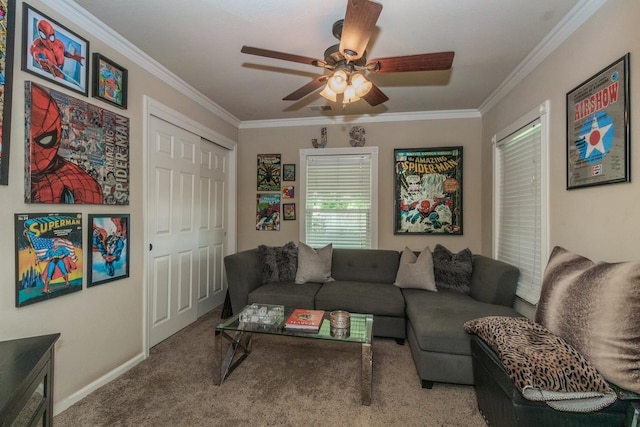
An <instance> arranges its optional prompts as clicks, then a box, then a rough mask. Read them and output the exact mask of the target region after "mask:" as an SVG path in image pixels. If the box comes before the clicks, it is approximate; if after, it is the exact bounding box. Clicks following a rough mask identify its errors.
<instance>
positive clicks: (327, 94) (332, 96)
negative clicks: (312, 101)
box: [320, 85, 338, 102]
mask: <svg viewBox="0 0 640 427" xmlns="http://www.w3.org/2000/svg"><path fill="white" fill-rule="evenodd" d="M320 96H322V97H323V98H326V99H328V100H329V101H331V102H337V101H338V95H337V94H336V93H335V92H334V91H332V90H331V88H330V87H329V85H327V86H325V87H324V89H322V92H320Z"/></svg>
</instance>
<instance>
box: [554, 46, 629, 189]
mask: <svg viewBox="0 0 640 427" xmlns="http://www.w3.org/2000/svg"><path fill="white" fill-rule="evenodd" d="M629 104H630V99H629V53H627V54H626V55H624V56H623V57H622V58H620V59H618V60H616V61H615V62H613V63H612V64H610V65H608V66H607V67H605V68H603V69H602V70H600V71H599V72H597V73H596V74H594V75H593V76H591V77H590V78H589V79H587V80H586V81H584V82H583V83H581V84H580V85H578V86H577V87H575V88H574V89H572V90H571V91H569V92H568V93H567V104H566V108H567V111H566V114H567V190H572V189H575V188H581V187H591V186H594V185H603V184H613V183H619V182H630V181H631V161H630V158H629V146H630V135H631V133H630V114H629Z"/></svg>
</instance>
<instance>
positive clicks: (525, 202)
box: [494, 117, 547, 304]
mask: <svg viewBox="0 0 640 427" xmlns="http://www.w3.org/2000/svg"><path fill="white" fill-rule="evenodd" d="M544 127H545V126H543V122H542V120H541V119H540V117H538V118H536V119H534V120H533V121H530V122H528V123H526V124H525V125H524V126H522V127H520V128H519V129H517V130H516V131H515V132H512V133H510V134H508V135H507V136H505V137H504V138H502V139H500V140H498V141H497V143H496V146H495V151H494V153H495V157H494V165H495V176H494V182H495V193H496V194H495V199H494V200H495V201H496V205H495V207H494V220H495V221H494V231H495V233H496V244H495V257H496V258H497V259H499V260H501V261H504V262H507V263H509V264H511V265H515V266H516V267H518V268H519V269H520V279H519V282H518V289H517V295H518V296H519V297H521V298H523V299H524V300H526V301H528V302H530V303H532V304H536V303H537V302H538V298H539V295H540V287H541V285H542V275H543V271H544V267H545V265H546V253H547V250H546V222H547V221H546V197H547V195H546V157H545V155H544V153H545V151H546V150H545V149H544V147H545V146H546V144H543V135H544V133H543V131H544Z"/></svg>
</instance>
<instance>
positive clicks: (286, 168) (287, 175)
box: [282, 163, 296, 181]
mask: <svg viewBox="0 0 640 427" xmlns="http://www.w3.org/2000/svg"><path fill="white" fill-rule="evenodd" d="M282 180H283V181H295V180H296V165H295V163H289V164H285V165H282Z"/></svg>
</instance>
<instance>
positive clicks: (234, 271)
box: [224, 249, 262, 314]
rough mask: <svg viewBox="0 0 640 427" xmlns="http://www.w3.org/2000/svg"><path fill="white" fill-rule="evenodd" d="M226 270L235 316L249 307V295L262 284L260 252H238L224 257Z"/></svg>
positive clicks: (254, 250) (252, 250)
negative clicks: (245, 307)
mask: <svg viewBox="0 0 640 427" xmlns="http://www.w3.org/2000/svg"><path fill="white" fill-rule="evenodd" d="M224 269H225V272H226V275H227V284H228V285H229V298H230V300H231V308H232V311H233V313H234V314H237V313H240V311H241V310H242V309H243V308H244V306H246V305H247V303H248V301H249V293H250V292H251V291H253V290H254V289H256V288H258V287H259V286H260V285H261V284H262V267H261V265H260V262H259V257H258V250H257V249H250V250H248V251H243V252H238V253H235V254H232V255H227V256H226V257H224Z"/></svg>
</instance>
